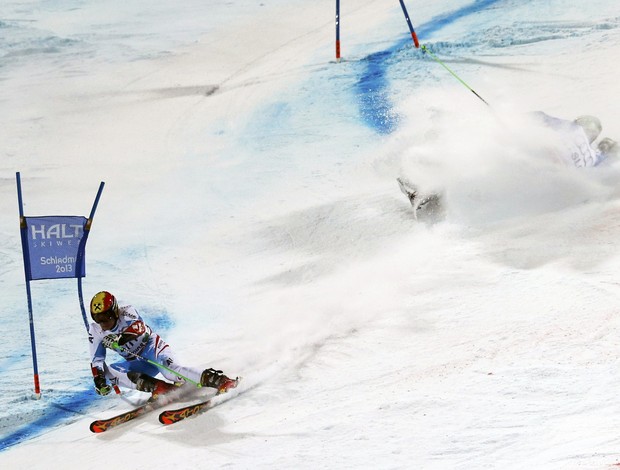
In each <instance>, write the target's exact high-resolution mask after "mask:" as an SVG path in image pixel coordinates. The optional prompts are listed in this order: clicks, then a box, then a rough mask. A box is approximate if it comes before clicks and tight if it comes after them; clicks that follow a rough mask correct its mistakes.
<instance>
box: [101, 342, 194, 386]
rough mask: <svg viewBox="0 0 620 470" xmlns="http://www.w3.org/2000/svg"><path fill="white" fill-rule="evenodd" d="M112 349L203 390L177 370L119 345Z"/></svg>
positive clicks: (114, 345) (115, 344)
mask: <svg viewBox="0 0 620 470" xmlns="http://www.w3.org/2000/svg"><path fill="white" fill-rule="evenodd" d="M112 349H114V350H115V351H117V352H124V353H126V354H131V355H132V356H133V357H135V358H136V359H140V360H141V361H144V362H148V363H149V364H152V365H154V366H155V367H159V368H160V369H164V370H167V371H168V372H172V373H173V374H174V375H176V376H177V377H181V378H182V379H183V380H185V381H186V382H189V383H191V384H193V385H195V386H196V387H198V388H202V385H201V384H199V383H198V382H195V381H193V380H192V379H190V378H188V377H185V376H184V375H181V374H179V373H178V372H177V371H176V370H172V369H170V368H169V367H166V366H164V365H162V364H160V363H159V362H155V361H151V360H150V359H147V358H146V357H142V356H140V355H139V354H136V353H132V352H131V351H128V350H127V349H125V348H124V347H122V346H121V345H120V344H118V343H114V344H113V345H112Z"/></svg>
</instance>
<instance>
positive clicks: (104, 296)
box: [90, 291, 118, 323]
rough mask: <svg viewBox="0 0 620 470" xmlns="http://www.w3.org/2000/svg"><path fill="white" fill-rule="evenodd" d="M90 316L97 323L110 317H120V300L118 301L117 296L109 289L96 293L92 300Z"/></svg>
mask: <svg viewBox="0 0 620 470" xmlns="http://www.w3.org/2000/svg"><path fill="white" fill-rule="evenodd" d="M90 316H91V317H93V320H95V321H96V322H97V323H101V322H102V321H105V320H107V319H110V318H114V319H118V302H116V297H114V296H113V295H112V294H110V293H109V292H107V291H101V292H98V293H96V294H95V295H94V296H93V298H92V300H91V301H90Z"/></svg>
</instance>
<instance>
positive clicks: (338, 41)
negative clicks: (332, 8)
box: [336, 0, 340, 62]
mask: <svg viewBox="0 0 620 470" xmlns="http://www.w3.org/2000/svg"><path fill="white" fill-rule="evenodd" d="M336 60H337V61H338V62H340V0H336Z"/></svg>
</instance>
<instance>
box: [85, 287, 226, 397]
mask: <svg viewBox="0 0 620 470" xmlns="http://www.w3.org/2000/svg"><path fill="white" fill-rule="evenodd" d="M90 314H91V317H92V319H93V320H94V322H93V323H91V324H90V327H89V329H88V341H89V342H90V355H91V369H92V372H93V377H94V380H95V391H96V392H97V393H98V394H99V395H107V394H109V393H110V391H111V390H112V387H113V386H116V385H118V386H121V387H125V388H128V389H134V390H140V391H142V392H150V393H152V399H156V398H157V397H158V396H159V395H162V394H165V393H167V392H169V391H170V390H172V389H174V388H175V385H182V384H183V383H184V382H185V379H183V377H182V376H184V377H186V378H188V379H190V380H192V381H193V382H196V383H199V384H200V385H201V386H203V387H212V388H216V389H218V392H220V393H221V392H225V391H228V389H229V388H232V387H235V386H236V384H237V382H236V380H233V379H230V378H228V377H226V376H225V375H224V374H223V373H222V371H220V370H215V369H206V370H204V371H200V370H198V369H195V368H192V367H186V366H182V365H179V364H178V363H177V362H176V359H175V358H174V354H173V352H172V350H171V348H170V346H169V345H168V344H167V343H166V342H165V341H164V340H163V339H162V338H161V337H160V336H159V335H158V334H157V333H154V332H153V331H152V330H151V327H149V326H148V325H147V324H146V323H145V322H144V321H143V319H142V317H140V315H139V314H138V312H137V310H136V309H135V308H134V307H132V306H131V305H126V306H122V307H121V306H119V305H118V302H117V300H116V298H115V297H114V296H113V295H112V294H110V293H109V292H107V291H102V292H99V293H97V294H95V296H94V297H93V298H92V300H91V302H90ZM106 349H113V350H115V351H116V352H117V353H118V354H120V355H121V356H122V357H123V358H124V359H125V360H124V361H122V362H117V363H114V364H110V365H108V364H107V363H106V362H105V359H106ZM138 356H140V357H138ZM145 359H146V360H145ZM147 360H148V361H152V362H155V363H157V364H161V365H162V366H165V367H166V368H167V369H169V370H166V369H164V368H161V367H157V366H156V365H154V364H152V363H151V362H147ZM175 372H176V373H175ZM157 374H161V375H163V376H164V378H166V379H167V380H168V381H164V380H160V379H157V378H155V376H156V375H157ZM177 374H178V375H177ZM108 380H109V381H110V384H108Z"/></svg>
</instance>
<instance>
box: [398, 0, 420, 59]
mask: <svg viewBox="0 0 620 470" xmlns="http://www.w3.org/2000/svg"><path fill="white" fill-rule="evenodd" d="M400 6H401V7H402V9H403V13H404V14H405V19H406V20H407V25H408V26H409V31H411V38H412V39H413V44H414V45H415V47H416V48H419V47H420V43H419V42H418V36H417V35H416V33H415V30H414V29H413V25H412V24H411V20H410V19H409V13H407V8H406V7H405V2H404V0H400Z"/></svg>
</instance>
